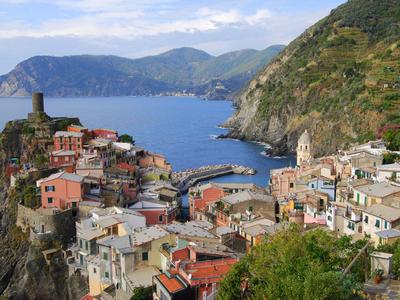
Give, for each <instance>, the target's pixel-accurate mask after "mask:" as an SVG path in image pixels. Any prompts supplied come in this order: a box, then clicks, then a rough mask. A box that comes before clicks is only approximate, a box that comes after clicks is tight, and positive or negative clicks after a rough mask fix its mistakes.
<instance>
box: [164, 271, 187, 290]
mask: <svg viewBox="0 0 400 300" xmlns="http://www.w3.org/2000/svg"><path fill="white" fill-rule="evenodd" d="M157 278H158V280H159V281H160V282H161V283H162V285H163V286H164V287H165V288H166V289H167V290H168V292H170V293H171V294H173V293H176V292H178V291H180V290H182V289H184V288H185V286H184V285H183V284H182V283H181V282H180V281H179V280H178V279H176V278H168V276H167V275H165V274H160V275H158V276H157Z"/></svg>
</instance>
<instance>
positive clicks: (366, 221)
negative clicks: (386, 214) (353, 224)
mask: <svg viewBox="0 0 400 300" xmlns="http://www.w3.org/2000/svg"><path fill="white" fill-rule="evenodd" d="M364 223H365V224H368V216H365V217H364Z"/></svg>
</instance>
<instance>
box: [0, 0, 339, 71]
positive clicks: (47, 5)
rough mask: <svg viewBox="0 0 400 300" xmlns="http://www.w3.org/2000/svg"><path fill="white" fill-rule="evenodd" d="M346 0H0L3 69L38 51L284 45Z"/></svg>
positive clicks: (133, 53) (218, 50)
mask: <svg viewBox="0 0 400 300" xmlns="http://www.w3.org/2000/svg"><path fill="white" fill-rule="evenodd" d="M344 2H345V0H190V1H189V0H0V24H1V25H0V74H5V73H7V72H9V71H11V69H12V68H14V67H15V65H16V64H18V63H19V62H21V61H23V60H25V59H27V58H29V57H32V56H35V55H55V56H64V55H79V54H96V55H97V54H103V55H118V56H124V57H130V58H137V57H143V56H147V55H155V54H159V53H162V52H164V51H167V50H170V49H173V48H178V47H194V48H197V49H201V50H204V51H207V52H208V53H210V54H213V55H220V54H222V53H225V52H229V51H233V50H240V49H245V48H253V49H258V50H261V49H264V48H266V47H268V46H270V45H274V44H285V45H287V44H288V43H290V41H292V40H293V39H294V38H295V37H296V36H298V35H299V34H301V33H302V32H303V31H304V30H306V29H307V28H308V27H309V26H311V25H312V24H314V23H315V22H316V21H318V20H319V19H321V18H323V17H324V16H326V15H328V14H329V12H330V11H331V10H332V9H334V8H335V7H337V6H338V5H340V4H342V3H344Z"/></svg>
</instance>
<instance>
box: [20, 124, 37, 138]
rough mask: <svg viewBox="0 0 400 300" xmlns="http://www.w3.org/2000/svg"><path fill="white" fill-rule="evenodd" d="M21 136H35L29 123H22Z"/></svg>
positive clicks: (33, 129)
mask: <svg viewBox="0 0 400 300" xmlns="http://www.w3.org/2000/svg"><path fill="white" fill-rule="evenodd" d="M22 134H23V135H30V136H31V135H34V134H35V128H34V127H31V126H30V125H29V123H24V125H23V126H22Z"/></svg>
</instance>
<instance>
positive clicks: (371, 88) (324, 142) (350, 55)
mask: <svg viewBox="0 0 400 300" xmlns="http://www.w3.org/2000/svg"><path fill="white" fill-rule="evenodd" d="M399 24H400V5H399V2H398V1H397V0H381V1H374V0H350V1H348V2H347V3H346V4H343V5H341V6H340V7H338V8H337V9H335V10H333V11H332V12H331V14H330V15H329V16H328V17H326V18H324V19H322V20H321V21H319V22H318V23H317V24H315V25H314V26H312V27H310V28H309V29H307V30H306V31H305V32H304V33H303V34H302V35H301V36H299V37H298V38H297V39H295V40H294V41H293V42H292V43H290V44H289V45H288V47H286V49H285V50H284V51H283V52H282V53H281V54H280V55H279V56H278V57H277V58H275V59H274V60H273V61H272V62H271V63H270V64H269V65H267V66H266V67H265V68H264V69H263V70H262V71H260V72H259V73H258V74H257V75H256V76H255V77H254V78H253V79H252V80H251V81H250V83H249V84H248V86H247V87H246V88H245V89H244V90H243V91H242V93H241V94H240V96H239V97H238V99H237V100H236V102H237V104H238V106H239V109H238V110H237V112H236V113H235V114H234V115H233V116H232V117H231V118H230V119H229V120H228V121H227V122H226V124H225V126H226V127H229V128H231V131H230V133H229V134H228V136H229V137H234V138H239V139H246V140H255V141H262V142H266V143H269V144H271V146H272V151H271V154H273V155H275V154H276V155H279V154H282V153H286V152H293V151H294V150H295V147H296V142H297V139H298V137H299V135H300V134H301V132H303V131H304V129H308V130H309V131H310V132H311V133H312V135H313V144H314V149H315V154H316V155H322V154H327V153H331V152H333V151H335V150H336V149H337V148H338V147H346V146H347V145H349V144H351V143H353V142H356V141H357V142H362V141H365V140H367V139H372V138H374V135H375V132H376V130H377V129H378V128H379V127H380V126H382V125H383V124H388V123H400V113H399V108H400V77H399V74H400V65H399V63H398V62H399V59H400V42H399V41H400V25H399Z"/></svg>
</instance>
